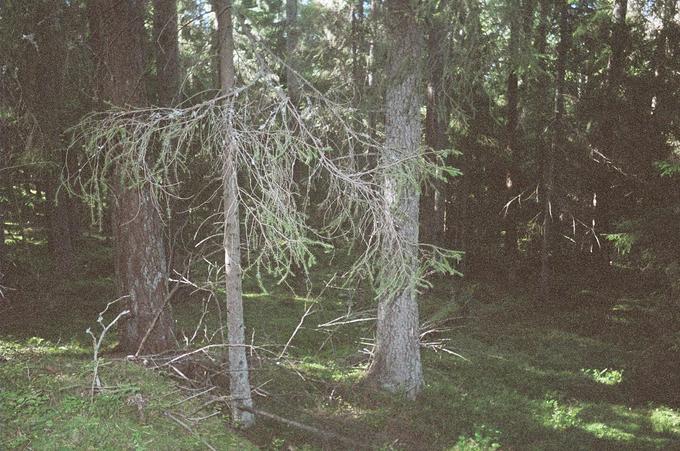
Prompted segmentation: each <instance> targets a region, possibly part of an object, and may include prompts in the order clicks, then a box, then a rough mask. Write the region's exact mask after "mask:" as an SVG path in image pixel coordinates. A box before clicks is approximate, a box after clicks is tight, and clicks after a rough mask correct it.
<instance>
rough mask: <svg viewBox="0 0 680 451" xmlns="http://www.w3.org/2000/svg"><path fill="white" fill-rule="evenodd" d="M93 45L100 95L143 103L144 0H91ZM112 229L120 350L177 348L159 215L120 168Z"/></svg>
mask: <svg viewBox="0 0 680 451" xmlns="http://www.w3.org/2000/svg"><path fill="white" fill-rule="evenodd" d="M88 6H89V8H90V11H89V12H88V13H89V17H90V21H91V27H92V31H93V38H92V40H93V43H94V44H95V50H96V51H98V53H99V55H98V56H99V60H100V61H99V63H100V67H99V70H100V71H101V72H100V73H101V77H102V78H101V81H100V82H101V92H102V97H103V98H105V99H110V101H111V102H112V103H113V104H114V105H120V106H125V105H130V104H134V105H143V104H145V103H147V101H148V95H147V93H146V90H145V83H144V61H143V60H144V40H145V30H144V8H145V6H146V2H145V1H117V2H108V1H105V0H91V1H90V3H89V4H88ZM113 178H114V180H113V202H112V204H113V212H112V215H111V216H112V222H113V224H112V229H113V235H114V267H115V270H116V288H117V290H118V293H119V295H121V296H129V298H128V307H129V309H130V310H131V312H132V314H131V315H130V317H129V318H126V319H125V320H124V321H122V322H120V323H119V329H118V332H119V349H120V350H122V351H124V352H133V353H134V352H137V351H138V350H139V348H140V346H141V345H142V340H143V339H144V336H145V335H146V332H147V330H149V329H150V328H151V327H152V325H153V321H154V318H155V317H156V316H157V315H160V316H159V319H158V321H156V323H155V326H154V327H153V330H152V331H151V332H150V334H149V336H148V337H147V339H146V341H145V342H144V347H143V348H142V349H141V350H140V351H141V352H143V353H157V352H161V351H165V350H167V349H171V348H173V347H175V345H176V343H175V339H174V326H173V324H174V321H173V320H172V316H171V313H170V311H169V310H168V309H167V308H164V306H166V300H167V297H168V287H167V281H168V272H167V266H166V265H167V264H166V256H165V248H164V245H163V229H162V222H161V218H160V214H159V212H158V210H157V209H156V208H155V206H154V202H153V198H152V193H151V190H150V188H149V187H148V186H147V185H142V186H139V187H135V188H130V187H128V186H127V184H128V183H129V181H128V180H124V179H123V175H122V174H121V171H120V170H119V169H118V168H117V169H115V170H114V175H113Z"/></svg>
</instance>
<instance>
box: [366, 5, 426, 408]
mask: <svg viewBox="0 0 680 451" xmlns="http://www.w3.org/2000/svg"><path fill="white" fill-rule="evenodd" d="M386 5H387V17H386V25H387V42H390V48H389V57H388V58H389V63H388V80H387V90H386V93H385V135H386V139H385V148H384V150H383V154H382V159H383V162H384V163H385V164H389V163H391V162H395V161H397V160H399V159H401V158H404V157H406V156H412V155H414V154H417V153H418V152H419V147H420V137H421V124H420V106H421V96H420V95H419V91H420V80H421V73H420V72H421V66H422V64H421V52H422V47H423V43H422V35H421V33H420V30H419V28H418V24H417V23H416V19H415V16H416V14H415V11H414V10H413V8H412V7H411V2H410V0H389V1H387V2H386ZM383 190H384V195H385V198H386V205H385V209H386V214H387V216H388V218H390V220H392V221H394V222H395V223H396V225H397V230H398V231H399V233H400V234H402V238H404V239H405V240H406V241H407V242H410V243H413V245H412V246H411V247H410V248H409V249H407V250H406V251H405V252H407V253H409V255H407V256H406V259H407V261H408V262H410V264H411V266H412V270H413V271H414V273H415V271H416V270H417V265H418V248H417V241H418V202H419V195H418V192H417V190H416V189H415V187H407V186H403V181H402V180H399V178H398V177H395V175H394V174H389V173H388V174H386V175H385V179H384V187H383ZM394 251H395V250H394V249H392V248H391V247H390V246H389V245H385V246H384V247H383V249H382V252H383V253H384V254H385V258H390V256H393V255H394ZM418 321H419V320H418V301H417V295H416V290H415V286H414V284H413V283H411V284H409V285H408V286H405V287H403V289H402V290H401V292H399V293H398V294H397V295H396V296H394V297H392V298H384V299H381V300H380V302H379V304H378V320H377V331H376V347H375V354H374V358H373V362H372V363H371V367H370V369H369V375H368V377H369V380H373V381H375V382H376V383H377V384H378V385H379V386H380V387H382V388H384V389H386V390H388V391H391V392H403V393H404V394H405V395H406V396H407V397H408V398H409V399H414V398H415V397H416V396H417V395H418V394H419V393H420V392H421V390H422V388H423V374H422V367H421V362H420V346H419V333H418V330H419V322H418Z"/></svg>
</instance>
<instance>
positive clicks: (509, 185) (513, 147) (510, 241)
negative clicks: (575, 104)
mask: <svg viewBox="0 0 680 451" xmlns="http://www.w3.org/2000/svg"><path fill="white" fill-rule="evenodd" d="M513 9H514V10H516V11H518V10H519V9H520V2H519V1H517V0H515V2H514V3H513ZM523 13H524V14H525V15H526V14H527V13H526V11H523ZM510 21H511V22H510V45H509V49H508V53H509V55H510V61H509V68H508V79H507V85H506V99H507V104H506V111H505V133H506V136H505V150H506V152H507V154H508V156H507V158H508V167H507V170H506V173H505V180H503V181H502V182H504V185H505V188H506V193H507V196H506V198H507V200H506V202H510V201H511V200H512V198H514V197H516V196H517V195H518V193H519V192H520V191H519V190H518V177H517V172H518V164H517V161H518V156H517V155H516V152H517V140H518V136H517V134H518V132H519V130H518V127H519V79H518V76H517V68H518V59H519V45H520V36H519V34H520V30H519V25H520V24H519V18H517V17H515V15H514V14H513V17H511V19H510ZM513 204H514V205H510V207H509V208H507V209H506V211H505V216H504V219H505V236H504V238H503V249H504V253H505V268H506V276H507V280H508V282H509V283H511V284H513V283H514V282H515V280H516V278H517V264H518V263H519V262H518V260H519V252H518V249H517V224H516V223H515V217H516V215H515V214H514V213H515V209H516V208H519V207H518V204H516V203H513Z"/></svg>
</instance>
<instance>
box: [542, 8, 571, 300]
mask: <svg viewBox="0 0 680 451" xmlns="http://www.w3.org/2000/svg"><path fill="white" fill-rule="evenodd" d="M568 8H569V7H568V4H567V3H566V2H561V3H559V28H560V42H559V44H558V45H557V62H556V69H555V72H556V74H555V99H554V110H553V127H554V129H553V132H552V139H551V143H550V146H546V148H545V153H544V155H543V243H542V247H541V298H542V301H543V302H544V303H546V302H551V301H552V300H553V299H552V296H553V295H554V286H553V285H554V280H553V276H554V269H553V265H554V262H553V260H554V255H553V253H554V246H555V243H554V241H555V240H554V236H555V232H554V230H553V213H555V215H556V211H555V212H553V194H554V186H555V159H556V154H557V151H558V150H559V147H560V146H561V145H562V142H563V139H564V127H563V124H562V119H563V116H564V85H565V72H566V59H567V51H568V50H569V42H568V41H569V29H568V28H569V9H568Z"/></svg>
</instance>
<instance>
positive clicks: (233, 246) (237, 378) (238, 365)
mask: <svg viewBox="0 0 680 451" xmlns="http://www.w3.org/2000/svg"><path fill="white" fill-rule="evenodd" d="M215 5H216V6H217V10H216V12H217V27H218V34H219V42H220V88H221V90H222V93H223V94H229V93H230V92H231V91H232V90H233V89H234V82H235V74H236V71H235V68H234V37H233V25H232V18H231V0H217V1H215ZM226 102H227V106H229V105H230V104H231V100H226ZM225 120H226V121H228V123H227V124H226V127H225V128H226V130H227V136H225V147H224V151H223V153H222V159H223V169H222V171H223V172H222V186H223V193H224V200H223V202H224V277H225V285H226V286H225V288H226V291H227V293H226V294H227V340H228V345H229V387H230V392H231V397H232V404H231V414H232V418H233V420H234V422H235V423H236V424H237V425H239V426H240V427H244V428H247V427H250V426H252V425H253V424H254V423H255V417H254V415H253V414H252V413H250V412H246V411H244V410H241V409H240V408H239V407H242V406H243V407H252V406H253V401H252V398H251V395H250V382H249V380H248V360H247V357H246V349H245V324H244V321H243V299H242V288H241V236H240V230H239V205H238V202H239V195H238V179H237V161H236V155H235V153H236V149H235V148H234V146H233V141H232V140H231V136H229V130H231V118H230V117H229V116H228V115H227V117H225Z"/></svg>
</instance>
